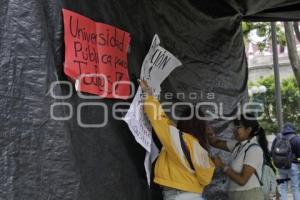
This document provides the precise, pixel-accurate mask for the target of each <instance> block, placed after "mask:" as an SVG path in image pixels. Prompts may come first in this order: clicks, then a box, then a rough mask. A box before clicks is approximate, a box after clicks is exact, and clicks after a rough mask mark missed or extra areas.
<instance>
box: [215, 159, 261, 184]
mask: <svg viewBox="0 0 300 200" xmlns="http://www.w3.org/2000/svg"><path fill="white" fill-rule="evenodd" d="M213 160H214V163H215V165H216V166H217V167H219V168H221V169H222V170H223V171H224V173H225V174H226V175H227V176H228V177H229V178H230V179H231V180H233V181H234V182H236V183H237V184H239V185H240V186H244V185H246V183H247V182H248V181H249V179H250V177H251V176H252V174H253V173H254V172H255V168H253V167H251V166H250V165H244V166H243V169H242V171H241V173H238V172H236V171H234V170H233V169H231V168H230V167H229V166H228V165H225V164H224V163H223V161H222V160H221V159H220V158H218V157H217V158H214V159H213Z"/></svg>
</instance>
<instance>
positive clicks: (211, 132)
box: [206, 127, 218, 146]
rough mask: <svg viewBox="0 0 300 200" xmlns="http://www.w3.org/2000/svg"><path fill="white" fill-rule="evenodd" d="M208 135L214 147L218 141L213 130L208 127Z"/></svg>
mask: <svg viewBox="0 0 300 200" xmlns="http://www.w3.org/2000/svg"><path fill="white" fill-rule="evenodd" d="M206 134H207V138H208V142H209V144H210V145H212V146H213V145H214V144H215V143H216V142H217V140H218V139H217V137H216V135H215V133H214V131H213V129H212V128H210V127H208V128H207V129H206Z"/></svg>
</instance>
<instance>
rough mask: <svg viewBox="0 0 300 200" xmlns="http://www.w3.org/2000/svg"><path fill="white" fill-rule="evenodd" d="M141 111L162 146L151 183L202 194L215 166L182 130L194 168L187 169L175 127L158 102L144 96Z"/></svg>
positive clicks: (188, 167)
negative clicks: (142, 109) (142, 110)
mask: <svg viewBox="0 0 300 200" xmlns="http://www.w3.org/2000/svg"><path fill="white" fill-rule="evenodd" d="M144 111H145V113H146V115H147V117H148V119H149V120H150V122H151V125H152V127H153V128H154V130H155V132H156V134H157V136H158V138H159V140H160V142H161V143H162V145H163V148H162V150H161V152H160V154H159V157H158V159H157V162H156V165H155V172H154V176H155V178H154V182H155V183H158V184H159V185H162V186H166V187H171V188H176V189H179V190H183V191H187V192H194V193H202V192H203V189H204V187H205V186H206V185H208V184H209V183H210V182H211V179H212V176H213V173H214V169H215V167H214V164H213V162H212V160H211V159H210V158H209V155H208V152H207V151H206V150H205V149H204V148H203V147H202V146H201V145H200V144H199V142H198V140H197V139H196V138H195V137H193V136H192V135H190V134H187V133H183V140H184V141H185V143H186V145H187V148H188V150H189V152H190V155H191V160H192V163H193V166H194V168H195V170H193V169H191V167H190V166H189V163H188V161H187V159H186V157H185V154H184V152H183V150H182V148H181V143H180V138H179V130H178V129H177V128H176V127H175V126H174V125H173V124H172V122H171V121H170V120H169V118H168V117H167V116H166V114H165V113H164V111H163V109H162V108H161V105H160V103H159V101H158V100H157V99H156V98H155V97H153V96H148V97H147V98H146V99H145V102H144Z"/></svg>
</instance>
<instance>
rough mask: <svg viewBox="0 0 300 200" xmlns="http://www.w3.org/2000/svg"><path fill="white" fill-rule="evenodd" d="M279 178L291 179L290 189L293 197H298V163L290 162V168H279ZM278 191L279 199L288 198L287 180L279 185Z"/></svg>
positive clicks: (299, 167)
mask: <svg viewBox="0 0 300 200" xmlns="http://www.w3.org/2000/svg"><path fill="white" fill-rule="evenodd" d="M279 174H280V178H281V179H285V178H290V179H291V189H292V193H293V197H294V199H295V200H296V199H300V191H299V187H300V186H299V183H300V180H299V179H300V165H299V164H294V163H293V164H292V167H291V169H280V170H279ZM279 191H280V196H281V197H280V200H288V197H287V193H288V181H285V182H284V183H282V184H280V185H279Z"/></svg>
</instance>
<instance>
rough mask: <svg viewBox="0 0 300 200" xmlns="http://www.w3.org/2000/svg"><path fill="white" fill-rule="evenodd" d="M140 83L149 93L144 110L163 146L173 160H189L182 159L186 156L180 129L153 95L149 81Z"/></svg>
mask: <svg viewBox="0 0 300 200" xmlns="http://www.w3.org/2000/svg"><path fill="white" fill-rule="evenodd" d="M139 83H140V86H141V88H142V90H143V92H144V93H145V94H146V95H147V96H146V99H145V102H144V112H145V114H146V115H147V118H148V119H149V121H150V123H151V125H152V127H153V129H154V131H155V133H156V135H157V137H158V139H159V141H160V142H161V144H162V146H163V147H164V148H165V150H166V151H167V153H168V154H169V157H171V158H172V159H173V160H177V161H178V162H181V163H185V162H187V161H184V160H182V159H181V158H182V157H184V156H183V152H182V149H181V146H180V138H179V130H178V129H177V128H176V127H175V126H173V125H172V122H171V121H170V120H169V118H168V117H167V115H166V114H165V112H164V111H163V108H162V107H161V105H160V103H159V101H158V99H157V98H156V97H154V96H153V94H152V91H151V89H150V88H149V86H148V84H147V82H146V81H144V80H140V81H139ZM171 129H172V131H171ZM174 141H177V143H176V144H175V143H174ZM176 145H178V146H176ZM185 164H187V163H185ZM187 165H188V164H187Z"/></svg>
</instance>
